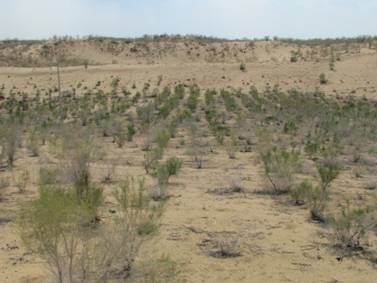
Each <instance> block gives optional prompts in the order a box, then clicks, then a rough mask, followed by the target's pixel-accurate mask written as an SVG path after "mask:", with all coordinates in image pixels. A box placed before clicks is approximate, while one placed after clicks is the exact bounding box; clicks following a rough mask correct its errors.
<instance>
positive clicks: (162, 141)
mask: <svg viewBox="0 0 377 283" xmlns="http://www.w3.org/2000/svg"><path fill="white" fill-rule="evenodd" d="M169 140H170V134H169V132H168V131H165V130H161V131H159V132H158V133H157V137H156V142H157V145H158V147H159V148H161V149H164V148H166V147H167V146H168V143H169Z"/></svg>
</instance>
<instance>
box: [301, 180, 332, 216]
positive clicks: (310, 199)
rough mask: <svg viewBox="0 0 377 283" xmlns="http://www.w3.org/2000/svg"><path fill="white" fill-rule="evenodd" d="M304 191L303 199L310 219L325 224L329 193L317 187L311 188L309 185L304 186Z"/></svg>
mask: <svg viewBox="0 0 377 283" xmlns="http://www.w3.org/2000/svg"><path fill="white" fill-rule="evenodd" d="M305 190H306V196H305V199H306V202H307V203H308V207H309V211H310V216H311V218H312V219H313V220H315V221H319V222H325V220H326V216H325V209H326V207H327V203H328V199H329V192H328V191H327V190H323V189H322V188H321V187H319V186H313V185H312V184H311V183H308V184H307V185H306V187H305Z"/></svg>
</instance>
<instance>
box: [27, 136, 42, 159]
mask: <svg viewBox="0 0 377 283" xmlns="http://www.w3.org/2000/svg"><path fill="white" fill-rule="evenodd" d="M39 142H40V139H39V136H38V132H37V131H35V130H34V131H32V132H31V133H30V134H29V137H28V140H27V149H28V150H29V152H30V155H31V156H33V157H36V156H39Z"/></svg>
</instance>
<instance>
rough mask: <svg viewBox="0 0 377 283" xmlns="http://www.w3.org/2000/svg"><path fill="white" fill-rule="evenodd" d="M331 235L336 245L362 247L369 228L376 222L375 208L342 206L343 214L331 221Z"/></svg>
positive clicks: (351, 247) (350, 248) (346, 247)
mask: <svg viewBox="0 0 377 283" xmlns="http://www.w3.org/2000/svg"><path fill="white" fill-rule="evenodd" d="M329 224H330V227H331V234H330V237H331V239H332V240H333V241H334V245H335V246H336V247H339V248H342V249H349V250H357V249H360V248H362V240H364V239H365V238H366V234H367V231H368V229H370V228H372V227H373V226H375V224H376V218H375V210H372V209H370V208H365V209H363V208H354V209H352V208H351V207H350V205H349V204H348V205H347V206H346V207H343V208H342V211H341V214H340V215H339V216H337V217H334V218H332V219H331V220H330V222H329Z"/></svg>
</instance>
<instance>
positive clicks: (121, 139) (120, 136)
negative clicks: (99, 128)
mask: <svg viewBox="0 0 377 283" xmlns="http://www.w3.org/2000/svg"><path fill="white" fill-rule="evenodd" d="M113 137H114V142H115V143H116V144H117V145H118V147H119V148H122V147H123V146H124V144H125V143H126V141H127V133H126V131H124V130H123V129H121V130H119V131H117V132H116V133H114V135H113Z"/></svg>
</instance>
